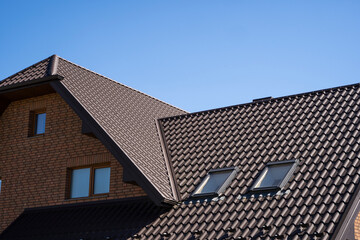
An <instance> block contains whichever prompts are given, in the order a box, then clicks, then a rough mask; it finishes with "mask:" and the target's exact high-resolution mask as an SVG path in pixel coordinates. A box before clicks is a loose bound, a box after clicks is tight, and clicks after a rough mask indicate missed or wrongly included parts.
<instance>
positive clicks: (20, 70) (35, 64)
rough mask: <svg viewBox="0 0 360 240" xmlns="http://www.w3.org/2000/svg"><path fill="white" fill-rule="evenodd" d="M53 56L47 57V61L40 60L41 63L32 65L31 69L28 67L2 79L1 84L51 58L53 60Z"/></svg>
mask: <svg viewBox="0 0 360 240" xmlns="http://www.w3.org/2000/svg"><path fill="white" fill-rule="evenodd" d="M52 56H53V55H52ZM52 56H50V57H47V58H45V59H43V60H40V61H38V62H36V63H34V64H32V65H30V66H29V67H26V68H24V69H22V70H20V71H18V72H16V73H14V74H12V75H10V76H8V77H6V78H4V79H1V80H0V83H1V82H2V81H4V80H6V79H8V78H12V77H14V76H15V75H16V74H19V73H22V72H24V71H26V70H28V69H29V68H32V67H34V66H35V65H37V64H40V63H42V62H45V61H47V60H48V59H49V58H51V57H52Z"/></svg>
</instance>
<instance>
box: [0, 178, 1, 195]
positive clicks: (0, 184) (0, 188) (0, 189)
mask: <svg viewBox="0 0 360 240" xmlns="http://www.w3.org/2000/svg"><path fill="white" fill-rule="evenodd" d="M0 193H1V179H0Z"/></svg>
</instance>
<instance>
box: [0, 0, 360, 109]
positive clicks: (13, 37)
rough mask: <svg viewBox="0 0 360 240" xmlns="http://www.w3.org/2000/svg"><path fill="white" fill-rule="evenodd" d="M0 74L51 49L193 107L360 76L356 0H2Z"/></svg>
mask: <svg viewBox="0 0 360 240" xmlns="http://www.w3.org/2000/svg"><path fill="white" fill-rule="evenodd" d="M0 11H1V14H0V79H4V78H5V77H7V76H9V75H11V74H14V73H15V72H17V71H19V70H21V69H23V68H25V67H27V66H29V65H31V64H33V63H35V62H37V61H40V60H42V59H44V58H46V57H48V56H50V55H52V54H58V55H59V56H61V57H63V58H66V59H68V60H70V61H72V62H75V63H77V64H79V65H82V66H84V67H86V68H88V69H91V70H93V71H96V72H98V73H100V74H102V75H105V76H107V77H110V78H112V79H114V80H116V81H119V82H121V83H124V84H126V85H128V86H130V87H133V88H135V89H138V90H140V91H143V92H145V93H147V94H149V95H152V96H154V97H156V98H159V99H161V100H163V101H166V102H168V103H171V104H173V105H175V106H178V107H180V108H183V109H185V110H187V111H190V112H194V111H200V110H206V109H211V108H218V107H224V106H228V105H235V104H240V103H245V102H250V101H252V99H254V98H260V97H266V96H273V97H278V96H284V95H290V94H296V93H302V92H307V91H313V90H318V89H323V88H329V87H336V86H341V85H346V84H352V83H357V82H360V14H359V13H360V1H347V0H342V1H340V0H338V1H332V0H324V1H321V0H317V1H310V0H301V1H300V0H293V1H288V0H287V1H277V0H272V1H268V0H264V1H259V0H253V1H246V0H222V1H213V0H204V1H203V0H191V1H186V0H183V1H157V0H151V1H149V0H136V1H134V0H122V1H107V0H104V1H90V0H88V1H81V0H78V1H68V0H62V1H36V0H33V1H1V2H0Z"/></svg>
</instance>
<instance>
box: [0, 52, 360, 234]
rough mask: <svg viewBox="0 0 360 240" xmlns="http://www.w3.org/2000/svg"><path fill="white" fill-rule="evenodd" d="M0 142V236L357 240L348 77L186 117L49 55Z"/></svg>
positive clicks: (3, 88)
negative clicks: (320, 87)
mask: <svg viewBox="0 0 360 240" xmlns="http://www.w3.org/2000/svg"><path fill="white" fill-rule="evenodd" d="M0 142H1V145H0V146H1V149H0V150H1V155H0V180H1V188H0V189H1V192H0V203H1V204H0V228H1V229H0V231H1V232H2V233H1V235H0V239H16V240H17V239H37V240H42V239H52V240H57V239H74V240H75V239H77V240H79V239H84V240H85V239H87V240H91V239H172V240H174V239H223V240H224V239H355V237H356V238H357V239H360V215H359V212H360V204H359V203H360V201H359V200H360V191H359V190H360V189H359V181H360V169H359V167H360V151H359V149H360V85H359V84H354V85H349V86H342V87H337V88H331V89H325V90H320V91H314V92H309V93H303V94H297V95H291V96H285V97H280V98H263V99H256V100H254V101H253V102H251V103H246V104H241V105H235V106H230V107H224V108H219V109H212V110H207V111H202V112H196V113H187V112H185V111H183V110H181V109H179V108H176V107H173V106H171V105H169V104H166V103H164V102H162V101H160V100H157V99H155V98H152V97H150V96H148V95H146V94H143V93H141V92H138V91H136V90H134V89H131V88H129V87H127V86H124V85H122V84H119V83H117V82H115V81H112V80H111V79H108V78H106V77H104V76H101V75H99V74H97V73H94V72H92V71H89V70H87V69H85V68H83V67H80V66H78V65H76V64H74V63H71V62H69V61H67V60H65V59H63V58H60V57H58V56H56V55H54V56H51V57H49V58H47V59H44V60H42V61H40V62H38V63H36V64H34V65H32V66H30V67H29V68H26V69H24V70H22V71H20V72H18V73H16V74H14V75H12V76H10V77H8V78H6V79H5V80H3V81H2V82H0Z"/></svg>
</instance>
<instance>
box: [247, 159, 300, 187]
mask: <svg viewBox="0 0 360 240" xmlns="http://www.w3.org/2000/svg"><path fill="white" fill-rule="evenodd" d="M297 163H298V162H297V161H296V160H290V161H280V162H271V163H268V164H267V165H266V167H265V169H264V170H263V171H262V172H261V174H260V176H259V177H258V179H257V180H256V182H255V184H254V185H253V187H252V188H251V190H252V191H266V190H279V189H281V188H282V187H283V186H284V185H285V184H286V183H287V182H288V181H289V179H290V177H291V176H292V174H293V173H294V171H295V168H296V165H297Z"/></svg>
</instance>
